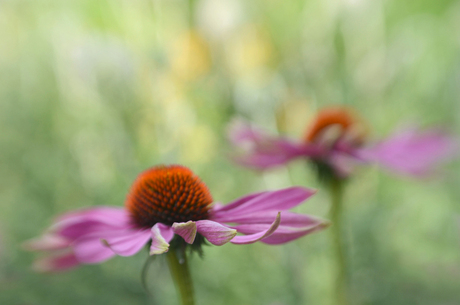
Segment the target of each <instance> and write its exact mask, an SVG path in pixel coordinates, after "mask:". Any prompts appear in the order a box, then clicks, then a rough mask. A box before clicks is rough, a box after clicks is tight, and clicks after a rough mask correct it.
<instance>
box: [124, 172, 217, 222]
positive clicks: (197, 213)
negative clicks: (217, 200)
mask: <svg viewBox="0 0 460 305" xmlns="http://www.w3.org/2000/svg"><path fill="white" fill-rule="evenodd" d="M212 202H213V199H212V197H211V194H210V192H209V190H208V187H207V186H206V185H205V184H204V183H203V182H202V181H201V180H200V178H199V177H198V176H196V175H195V174H194V173H193V172H192V171H191V170H190V169H188V168H186V167H184V166H180V165H170V166H157V167H153V168H150V169H148V170H146V171H144V172H142V173H141V174H140V175H139V176H138V177H137V179H136V180H135V181H134V183H133V185H132V186H131V190H130V192H129V194H128V197H127V199H126V204H125V206H126V208H127V210H128V211H129V213H130V214H131V218H132V220H133V222H134V224H135V225H137V226H139V227H152V226H153V225H155V224H156V223H163V224H167V225H172V224H173V223H174V222H187V221H189V220H194V221H196V220H202V219H207V218H208V214H209V209H210V208H211V204H212Z"/></svg>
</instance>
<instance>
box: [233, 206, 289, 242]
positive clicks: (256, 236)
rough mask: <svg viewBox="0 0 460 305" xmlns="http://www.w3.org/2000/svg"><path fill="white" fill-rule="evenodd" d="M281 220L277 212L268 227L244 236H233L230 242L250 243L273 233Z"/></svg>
mask: <svg viewBox="0 0 460 305" xmlns="http://www.w3.org/2000/svg"><path fill="white" fill-rule="evenodd" d="M280 222H281V213H278V215H277V217H276V219H275V221H274V222H273V223H272V224H271V225H270V226H269V228H268V229H266V230H263V231H260V232H257V233H254V234H250V235H244V236H235V237H234V238H233V239H232V240H231V241H230V242H231V243H233V244H252V243H255V242H256V241H259V240H261V239H263V238H266V237H268V236H270V235H271V234H273V232H275V231H276V229H277V228H278V227H279V225H280Z"/></svg>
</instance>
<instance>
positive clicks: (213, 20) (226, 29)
mask: <svg viewBox="0 0 460 305" xmlns="http://www.w3.org/2000/svg"><path fill="white" fill-rule="evenodd" d="M196 15H197V18H196V19H197V22H198V25H199V27H200V28H201V29H202V30H203V32H205V33H206V34H208V35H209V36H211V37H212V38H213V39H218V40H219V39H225V38H227V37H228V36H229V35H230V33H231V32H233V31H234V30H235V29H236V27H237V25H238V24H239V23H240V22H241V20H242V19H243V9H242V4H241V1H240V0H201V1H200V2H199V3H198V4H197V11H196Z"/></svg>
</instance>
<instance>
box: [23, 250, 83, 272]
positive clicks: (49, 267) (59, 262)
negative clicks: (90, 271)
mask: <svg viewBox="0 0 460 305" xmlns="http://www.w3.org/2000/svg"><path fill="white" fill-rule="evenodd" d="M78 265H79V262H78V260H77V258H76V257H75V255H74V254H73V253H71V252H69V253H64V254H60V255H55V256H48V257H44V258H41V259H38V260H36V261H35V262H34V264H33V265H32V268H33V269H34V270H35V271H37V272H60V271H66V270H68V269H71V268H74V267H76V266H78Z"/></svg>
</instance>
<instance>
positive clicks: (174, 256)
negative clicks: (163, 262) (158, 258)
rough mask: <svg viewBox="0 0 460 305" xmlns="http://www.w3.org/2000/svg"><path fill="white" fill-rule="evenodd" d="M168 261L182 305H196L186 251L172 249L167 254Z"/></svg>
mask: <svg viewBox="0 0 460 305" xmlns="http://www.w3.org/2000/svg"><path fill="white" fill-rule="evenodd" d="M178 250H179V251H178ZM181 250H182V251H181ZM166 259H167V261H168V266H169V270H170V271H171V277H172V279H173V281H174V283H175V285H176V289H177V292H178V293H179V294H180V298H181V301H182V303H181V304H182V305H194V304H195V302H194V297H193V285H192V278H191V276H190V271H189V268H188V263H187V255H186V253H185V249H181V248H179V249H170V250H169V252H168V253H167V254H166Z"/></svg>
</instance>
